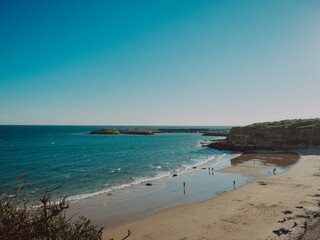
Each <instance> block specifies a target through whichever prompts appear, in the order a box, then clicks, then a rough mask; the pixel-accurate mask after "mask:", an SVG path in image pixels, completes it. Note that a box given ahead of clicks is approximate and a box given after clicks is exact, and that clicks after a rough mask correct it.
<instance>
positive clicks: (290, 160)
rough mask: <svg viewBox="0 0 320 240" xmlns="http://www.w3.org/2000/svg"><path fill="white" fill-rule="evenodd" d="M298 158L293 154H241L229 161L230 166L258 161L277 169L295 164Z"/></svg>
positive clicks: (297, 155)
mask: <svg viewBox="0 0 320 240" xmlns="http://www.w3.org/2000/svg"><path fill="white" fill-rule="evenodd" d="M299 157H300V156H299V154H297V153H294V152H276V153H243V154H242V155H241V156H239V157H235V158H233V159H231V165H232V166H237V165H238V164H240V163H244V162H247V161H250V160H255V159H258V160H260V161H262V162H263V163H264V164H273V165H275V166H278V167H287V166H290V165H293V164H295V163H296V162H297V161H298V159H299Z"/></svg>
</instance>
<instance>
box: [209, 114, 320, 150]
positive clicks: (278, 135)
mask: <svg viewBox="0 0 320 240" xmlns="http://www.w3.org/2000/svg"><path fill="white" fill-rule="evenodd" d="M208 147H211V148H214V149H218V150H231V151H248V150H292V149H306V148H317V147H320V119H319V118H315V119H296V120H283V121H278V122H264V123H256V124H252V125H248V126H245V127H233V128H232V129H231V130H230V133H229V135H228V137H227V138H226V139H223V140H218V141H214V142H213V143H211V144H209V145H208Z"/></svg>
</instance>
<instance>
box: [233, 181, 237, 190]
mask: <svg viewBox="0 0 320 240" xmlns="http://www.w3.org/2000/svg"><path fill="white" fill-rule="evenodd" d="M235 188H236V180H233V189H235Z"/></svg>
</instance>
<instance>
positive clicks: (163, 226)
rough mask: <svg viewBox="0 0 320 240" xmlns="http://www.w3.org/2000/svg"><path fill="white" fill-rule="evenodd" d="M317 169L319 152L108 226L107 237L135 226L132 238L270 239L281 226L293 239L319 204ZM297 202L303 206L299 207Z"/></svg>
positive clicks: (119, 236)
mask: <svg viewBox="0 0 320 240" xmlns="http://www.w3.org/2000/svg"><path fill="white" fill-rule="evenodd" d="M319 170H320V157H319V156H314V155H311V156H302V157H301V159H300V160H299V161H298V163H296V164H295V165H294V166H293V167H292V168H291V169H289V171H287V172H285V173H283V174H280V175H275V176H261V177H258V178H256V179H254V180H253V181H251V182H249V183H247V184H244V185H243V186H240V187H239V188H236V189H235V190H231V191H229V192H226V193H224V194H222V195H220V196H217V197H213V198H211V199H208V200H204V201H201V202H198V203H192V204H186V205H179V206H174V207H169V208H166V209H164V210H160V211H158V212H156V213H154V214H152V215H150V216H148V217H145V218H142V219H138V220H134V221H131V222H128V223H124V224H121V225H118V226H115V227H110V228H107V229H105V230H104V232H103V239H110V238H114V239H121V238H123V237H124V236H126V234H127V232H128V229H130V230H131V231H132V233H131V235H130V239H164V238H165V239H222V238H224V239H235V238H236V239H265V238H268V237H269V238H271V239H272V238H276V237H277V238H279V237H278V236H277V235H276V234H275V233H273V230H279V229H280V228H281V227H282V228H285V229H289V230H290V231H291V233H290V234H288V235H281V236H280V238H281V239H285V238H286V237H290V239H292V237H293V236H296V237H297V236H298V235H300V234H301V233H302V232H303V226H304V225H303V224H304V222H305V221H306V219H307V220H308V221H310V219H309V218H306V216H309V215H310V214H311V215H312V212H315V211H318V210H319V209H318V206H317V199H316V197H312V196H313V195H315V194H317V191H319V190H320V189H318V188H317V183H319V179H320V178H319V176H318V175H317V174H320V173H318V171H319ZM306 172H308V173H310V174H309V175H305V173H306ZM318 178H319V179H318ZM310 180H312V181H310ZM301 193H303V194H301ZM319 193H320V192H319ZM298 205H303V206H302V208H296V206H298ZM298 207H299V206H298ZM284 211H291V212H292V214H288V215H285V214H284V213H283V212H284ZM295 214H296V215H295ZM307 214H309V215H307ZM257 216H258V217H257ZM290 217H291V218H290ZM309 217H310V216H309ZM311 219H312V216H311ZM315 219H316V218H315ZM278 221H283V223H281V222H278ZM294 222H296V224H297V226H294V225H295V223H294ZM292 226H294V227H293V228H292V229H290V228H291V227H292Z"/></svg>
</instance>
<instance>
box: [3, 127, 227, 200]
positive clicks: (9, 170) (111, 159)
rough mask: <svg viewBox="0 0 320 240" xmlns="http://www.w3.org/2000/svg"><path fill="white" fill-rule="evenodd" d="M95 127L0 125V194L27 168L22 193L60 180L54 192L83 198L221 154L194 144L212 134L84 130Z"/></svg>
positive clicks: (161, 176) (162, 176)
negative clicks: (150, 133)
mask: <svg viewBox="0 0 320 240" xmlns="http://www.w3.org/2000/svg"><path fill="white" fill-rule="evenodd" d="M99 127H101V126H0V164H1V168H0V193H2V192H4V191H5V190H6V189H7V187H8V186H10V185H11V184H13V183H14V182H15V181H16V178H17V177H18V176H19V175H20V174H21V173H22V172H24V171H26V170H27V171H26V173H25V176H24V179H25V182H28V184H27V185H26V189H25V191H26V192H30V193H32V194H33V195H34V196H39V194H40V193H39V192H38V191H39V190H45V189H46V188H54V187H56V186H58V185H60V184H62V183H64V185H63V186H62V187H61V189H60V190H59V191H61V192H64V193H65V194H66V195H68V196H70V197H71V198H74V199H77V198H83V197H85V196H90V195H94V194H97V193H99V192H114V191H117V190H119V189H127V188H128V189H129V188H130V187H133V186H135V185H139V184H143V183H145V182H150V181H156V180H164V179H166V178H170V177H171V176H172V174H173V173H177V172H179V173H181V172H184V171H188V170H191V169H192V166H195V165H197V164H199V163H203V162H207V161H217V159H218V158H219V156H220V155H222V154H223V152H220V151H215V150H213V149H209V148H202V147H201V146H200V145H199V143H198V142H199V140H208V139H214V138H216V137H208V136H202V135H201V134H196V133H195V134H193V133H160V134H155V135H151V136H149V135H146V136H141V135H90V134H89V132H90V131H92V130H95V129H97V128H99ZM127 127H128V126H126V127H121V126H117V127H116V128H127ZM140 127H141V128H146V127H143V126H140ZM148 127H150V128H151V127H152V128H156V127H157V126H148ZM165 128H168V127H167V126H166V127H165ZM175 128H177V127H175ZM183 128H185V127H183ZM204 128H206V127H204ZM212 128H214V127H212Z"/></svg>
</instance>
